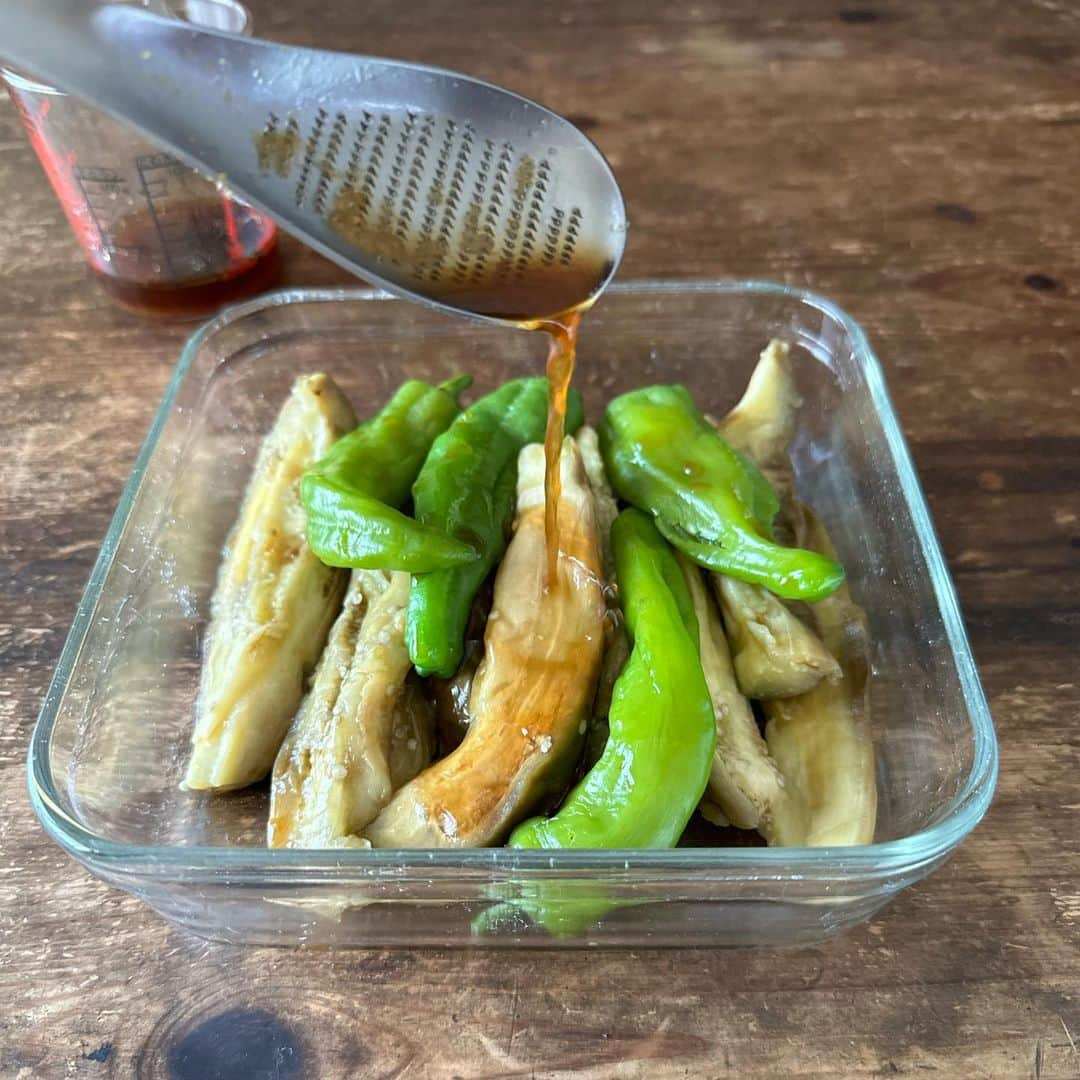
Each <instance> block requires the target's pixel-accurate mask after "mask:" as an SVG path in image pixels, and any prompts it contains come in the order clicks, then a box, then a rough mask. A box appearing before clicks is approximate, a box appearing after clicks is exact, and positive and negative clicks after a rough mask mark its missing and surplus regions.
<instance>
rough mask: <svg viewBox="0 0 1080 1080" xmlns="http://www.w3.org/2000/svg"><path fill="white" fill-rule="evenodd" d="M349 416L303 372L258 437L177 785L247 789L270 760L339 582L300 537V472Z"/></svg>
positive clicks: (335, 393)
mask: <svg viewBox="0 0 1080 1080" xmlns="http://www.w3.org/2000/svg"><path fill="white" fill-rule="evenodd" d="M355 424H356V417H355V415H354V414H353V411H352V408H351V407H350V405H349V403H348V401H347V400H346V399H345V397H344V395H343V394H342V393H341V391H340V390H339V389H338V388H337V386H336V385H335V384H334V382H333V380H332V379H330V378H329V376H326V375H307V376H304V377H302V378H300V379H297V381H296V383H295V384H294V386H293V388H292V391H291V393H290V394H289V397H288V399H287V400H286V402H285V404H284V405H283V406H282V409H281V412H280V414H279V415H278V418H277V420H276V422H275V424H274V426H273V428H272V429H271V431H270V433H269V434H268V435H267V436H266V438H265V439H264V440H263V442H262V446H261V447H260V449H259V454H258V457H257V459H256V462H255V470H254V472H253V474H252V477H251V481H250V482H249V484H248V487H247V491H246V493H245V495H244V500H243V503H242V505H241V508H240V515H239V518H238V519H237V522H236V525H235V526H234V527H233V529H232V532H231V533H230V534H229V538H228V540H227V541H226V544H225V553H224V558H223V561H222V565H221V570H220V572H219V575H218V582H217V587H216V589H215V591H214V595H213V598H212V600H211V605H210V625H209V628H208V631H207V644H206V652H205V663H204V665H203V672H202V683H201V686H200V689H199V698H198V702H197V704H196V722H195V731H194V734H193V737H192V744H193V745H192V754H191V760H190V762H189V764H188V769H187V775H186V777H185V779H184V784H183V786H184V787H187V788H192V789H199V790H213V791H223V790H227V789H230V788H240V787H245V786H246V785H248V784H252V783H255V782H256V781H257V780H261V779H262V778H263V777H264V776H266V774H267V773H268V772H269V771H270V769H271V767H272V766H273V764H274V757H275V756H276V754H277V752H278V749H279V747H280V746H281V742H282V739H283V738H284V737H285V733H286V731H287V730H288V727H289V721H290V720H291V719H292V717H293V715H294V714H295V712H296V709H297V706H298V705H299V704H300V698H301V696H302V695H303V691H304V680H305V679H306V678H307V676H308V674H309V673H310V672H311V670H312V668H313V667H314V666H315V663H316V661H317V660H318V658H319V654H320V652H322V647H323V643H324V642H325V641H326V636H327V634H328V633H329V631H330V626H331V624H332V623H333V621H334V617H335V616H336V615H337V612H338V608H339V607H340V605H341V597H342V594H343V593H344V591H345V587H346V584H347V581H348V575H347V574H346V573H345V572H343V571H341V570H335V569H332V568H330V567H327V566H324V565H323V564H322V563H321V562H320V561H319V559H318V558H317V557H316V555H315V553H314V552H313V551H312V550H311V549H310V547H309V546H308V542H307V536H306V518H305V514H304V508H303V506H302V505H301V502H300V474H301V473H302V472H303V471H304V469H306V468H307V467H308V466H309V465H311V464H313V463H314V462H316V461H318V460H319V459H320V458H321V457H323V456H324V455H325V454H326V452H327V451H328V450H329V449H330V447H331V446H332V445H333V443H334V442H336V441H337V440H338V439H339V438H340V437H341V436H342V435H344V434H345V433H346V432H348V431H349V430H350V429H351V428H352V427H354V426H355Z"/></svg>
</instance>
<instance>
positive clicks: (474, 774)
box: [365, 439, 606, 848]
mask: <svg viewBox="0 0 1080 1080" xmlns="http://www.w3.org/2000/svg"><path fill="white" fill-rule="evenodd" d="M560 475H561V479H562V495H561V498H560V501H559V556H558V562H557V574H556V580H555V581H554V582H549V581H548V580H547V573H548V568H547V550H546V544H545V536H544V505H543V500H544V456H543V448H542V447H541V446H539V445H536V444H533V445H531V446H527V447H526V448H525V449H524V450H523V451H522V453H521V456H520V459H519V463H518V500H517V514H516V519H515V523H514V533H513V537H512V539H511V541H510V545H509V547H508V549H507V552H506V555H505V557H504V559H503V561H502V564H501V565H500V567H499V571H498V574H497V576H496V580H495V594H494V601H493V604H492V610H491V615H490V617H489V618H488V624H487V629H486V632H485V635H484V659H483V661H482V662H481V664H480V668H479V670H478V671H477V674H476V678H475V680H474V683H473V689H472V695H471V698H470V702H469V714H470V723H469V729H468V732H467V733H466V735H465V738H464V740H463V741H462V743H461V745H460V746H459V747H458V748H457V749H456V750H455V751H453V753H451V754H449V755H448V756H447V757H445V758H443V759H442V760H441V761H438V762H437V763H435V764H434V765H432V766H430V767H429V768H427V769H425V770H424V771H423V772H422V773H421V774H420V775H419V776H418V777H416V779H414V780H412V781H411V782H410V783H408V784H406V785H405V786H404V787H403V788H402V789H401V790H400V791H398V792H397V794H395V795H394V797H393V799H391V801H390V804H389V805H388V806H387V807H386V808H385V809H384V810H383V811H382V813H381V814H379V816H378V817H377V818H376V819H375V821H374V822H372V824H371V825H370V826H369V827H368V829H367V831H366V834H365V835H366V836H367V838H368V839H369V840H370V841H371V843H372V845H373V846H375V847H381V848H386V847H401V848H445V847H482V846H486V845H490V844H497V843H500V842H501V841H502V840H503V839H505V837H506V835H507V834H508V833H509V831H510V829H511V828H513V826H514V825H515V824H517V822H518V821H520V820H521V819H522V818H524V817H526V816H528V815H529V814H532V813H535V812H537V811H538V810H540V809H542V808H543V807H544V806H545V805H547V804H549V803H550V802H552V801H553V800H554V799H557V798H558V797H559V796H561V795H562V793H563V792H564V791H565V787H566V784H567V783H568V781H569V779H570V775H571V773H572V770H573V767H574V764H575V762H576V760H577V757H578V755H579V753H580V750H581V745H582V739H583V737H584V734H585V730H586V723H587V719H588V715H589V710H590V708H591V705H592V701H593V695H594V692H595V689H596V681H597V676H598V674H599V671H600V664H601V660H602V657H603V649H604V621H605V617H606V606H605V602H604V573H603V563H602V555H601V545H600V536H599V529H598V526H597V515H596V505H595V500H594V498H593V495H592V491H591V490H590V488H589V485H588V481H587V479H586V476H585V471H584V468H583V465H582V461H581V454H580V452H579V450H578V447H577V444H576V443H575V442H574V440H573V439H567V440H566V441H565V442H564V444H563V452H562V455H561V470H560Z"/></svg>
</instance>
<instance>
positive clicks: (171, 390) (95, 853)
mask: <svg viewBox="0 0 1080 1080" xmlns="http://www.w3.org/2000/svg"><path fill="white" fill-rule="evenodd" d="M606 292H610V293H613V294H638V295H662V294H665V293H685V294H697V295H704V294H716V295H725V294H738V293H746V294H751V295H772V296H778V297H786V298H789V299H791V300H796V301H799V302H800V303H803V304H806V305H808V306H809V307H811V308H815V309H817V310H818V311H819V312H820V313H821V314H823V315H825V316H827V317H829V318H830V319H832V320H834V321H835V322H836V323H838V324H839V325H840V326H841V327H842V328H843V330H844V331H845V333H846V334H847V335H848V337H849V340H850V342H851V347H852V354H853V355H854V356H855V357H856V359H857V361H858V364H859V366H860V368H861V369H862V371H863V373H864V376H865V379H866V383H867V388H868V391H869V393H870V396H871V400H872V401H873V403H874V407H875V409H876V411H877V414H878V417H879V418H880V421H881V425H882V429H883V432H884V435H885V439H886V442H887V445H888V447H889V451H890V453H891V455H892V458H893V460H894V462H895V463H896V468H897V473H898V477H899V481H900V486H901V491H902V493H903V497H904V499H905V501H906V503H907V506H908V508H909V510H910V512H911V515H912V519H913V523H914V526H915V531H916V535H917V537H918V539H919V543H920V545H921V550H922V553H923V557H924V558H925V560H926V563H927V567H928V570H929V573H930V578H931V584H932V586H933V590H934V595H935V598H936V600H937V603H938V606H939V609H940V611H941V615H942V621H943V624H944V628H945V635H946V639H947V641H948V643H949V647H950V651H951V653H952V657H953V661H954V663H955V664H956V668H957V674H958V676H959V680H960V686H961V691H962V694H963V698H964V702H965V705H966V707H967V712H968V719H969V722H970V724H971V731H972V742H973V747H972V761H971V768H970V771H969V772H968V775H967V777H966V778H965V780H964V783H963V785H962V787H961V789H960V791H959V792H958V793H957V795H956V796H955V797H954V799H953V801H952V804H951V806H950V807H949V808H948V809H947V810H946V812H945V813H944V814H943V816H942V817H941V818H940V820H938V821H936V822H935V823H934V824H932V825H930V826H928V827H927V828H925V829H922V830H920V831H919V832H916V833H913V834H912V835H910V836H905V837H901V838H899V839H895V840H887V841H883V842H880V843H874V844H866V845H861V846H857V847H818V848H790V847H789V848H779V847H777V848H761V847H753V848H675V849H672V850H663V851H652V850H641V849H625V850H610V851H592V850H588V851H584V850H583V851H560V852H557V853H552V852H541V851H521V850H517V849H510V848H480V849H442V850H401V849H389V848H388V849H372V850H358V849H348V850H294V849H268V848H256V847H235V848H228V847H208V846H195V845H192V846H179V845H161V844H134V843H127V842H121V841H116V840H110V839H108V838H106V837H103V836H100V835H98V834H96V833H94V832H92V831H90V830H89V829H87V828H86V827H84V826H83V825H82V824H81V823H80V822H79V821H78V820H76V819H75V818H74V817H72V816H71V815H70V814H69V813H68V812H67V811H66V810H65V809H64V807H63V805H62V800H61V798H60V797H59V795H58V793H57V787H56V785H55V783H54V780H53V776H52V770H51V767H50V763H49V742H50V739H51V735H52V730H53V726H54V723H55V721H56V718H57V715H58V711H59V706H60V703H61V701H62V700H63V697H64V694H65V691H66V689H67V686H68V684H69V681H70V678H71V675H72V673H73V671H74V668H75V665H76V662H77V660H78V656H79V653H80V651H81V646H82V642H83V641H84V639H85V637H86V634H87V632H88V630H89V628H90V625H91V623H92V621H93V617H94V610H95V607H96V603H97V599H98V596H99V595H100V592H101V589H102V586H103V584H104V580H105V576H106V573H107V572H108V570H109V568H110V567H111V565H112V561H113V557H114V556H115V554H116V552H117V549H118V545H119V540H120V537H121V535H122V533H123V530H124V526H125V525H126V522H127V519H128V517H129V515H130V513H131V510H132V507H133V504H134V501H135V498H136V496H137V494H138V491H139V488H140V485H141V482H142V479H143V476H144V474H145V472H146V469H147V466H148V464H149V462H150V459H151V456H152V454H153V451H154V449H155V447H156V445H157V442H158V439H159V438H160V436H161V432H162V430H163V428H164V426H165V423H166V421H167V420H168V418H169V417H170V415H171V414H172V409H173V406H174V404H175V401H176V397H177V395H178V393H179V390H180V387H181V385H182V384H183V381H184V377H185V376H186V374H187V372H188V371H189V370H190V368H191V366H192V364H193V362H194V360H195V357H196V356H197V355H198V353H199V350H200V349H201V348H202V346H203V345H204V344H205V343H206V342H207V341H208V340H211V339H212V338H213V337H214V336H215V335H216V334H218V333H220V332H222V331H223V330H225V329H226V328H227V327H228V326H230V325H232V324H234V323H236V322H239V321H240V320H242V319H244V318H247V317H249V316H252V315H256V314H258V313H261V312H264V311H266V310H268V309H272V308H277V307H282V306H287V305H291V304H301V303H303V304H319V303H340V302H342V301H353V302H362V303H363V302H385V301H392V302H394V303H407V301H404V300H401V299H400V298H398V297H395V296H393V295H392V294H390V293H388V292H385V291H382V290H378V289H369V288H355V287H342V288H320V289H304V288H292V289H281V290H278V291H276V292H272V293H267V294H265V295H263V296H260V297H258V298H256V299H254V300H249V301H246V302H244V303H240V304H235V305H233V306H231V307H228V308H226V309H225V310H224V311H222V312H221V313H220V314H219V315H217V316H216V317H215V318H213V319H211V320H210V321H209V322H207V323H205V324H204V325H203V326H202V327H201V328H200V329H198V330H197V331H196V332H195V333H194V334H192V336H191V337H190V338H189V339H188V341H187V343H186V344H185V346H184V349H183V351H182V352H181V355H180V359H179V361H178V363H177V365H176V368H175V370H174V372H173V375H172V377H171V379H170V381H169V383H168V386H167V387H166V389H165V393H164V395H163V397H162V399H161V402H160V404H159V406H158V408H157V411H156V413H155V415H154V418H153V420H152V422H151V425H150V429H149V431H148V433H147V436H146V438H145V440H144V442H143V445H142V447H141V449H140V451H139V454H138V457H137V458H136V461H135V465H134V467H133V468H132V472H131V475H130V477H129V479H128V481H127V484H126V485H125V487H124V489H123V492H122V494H121V496H120V501H119V503H118V505H117V508H116V512H115V514H114V515H113V518H112V521H111V523H110V525H109V529H108V532H107V534H106V536H105V539H104V541H103V543H102V546H101V550H100V552H99V554H98V558H97V560H96V562H95V564H94V568H93V570H92V572H91V574H90V578H89V580H88V582H87V585H86V588H85V590H84V592H83V595H82V598H81V599H80V601H79V605H78V608H77V610H76V614H75V618H74V621H73V622H72V626H71V629H70V631H69V633H68V637H67V640H66V641H65V643H64V647H63V650H62V652H61V655H60V659H59V662H58V664H57V668H56V672H55V674H54V675H53V678H52V680H51V682H50V685H49V688H48V690H47V692H46V695H45V698H44V701H43V703H42V707H41V711H40V713H39V715H38V719H37V722H36V724H35V726H34V731H33V734H32V737H31V741H30V747H29V752H28V755H27V774H28V777H27V778H28V785H29V789H30V799H31V803H32V804H33V807H34V810H35V812H36V813H37V815H38V817H39V819H40V820H41V822H42V824H43V826H44V828H45V831H46V832H47V833H48V834H49V836H51V837H52V838H53V839H54V840H55V841H56V842H57V843H59V844H60V845H61V847H63V848H64V849H65V850H66V851H68V852H69V853H70V854H71V855H73V856H74V857H75V858H77V859H79V860H80V861H82V862H84V863H86V864H87V865H90V866H92V867H94V868H96V869H99V870H101V871H103V872H107V873H109V874H111V875H115V876H129V875H130V876H148V875H151V874H152V875H153V876H155V877H156V878H159V879H160V878H166V879H182V880H185V881H192V880H200V879H209V878H219V877H220V876H221V875H222V874H227V875H228V876H230V877H231V876H237V875H243V876H244V877H248V876H255V877H261V878H271V877H273V878H274V879H275V880H281V877H282V875H287V876H288V877H293V876H296V875H299V874H300V873H301V872H305V871H306V872H307V873H308V875H312V874H315V875H318V877H319V878H320V879H332V880H340V881H343V882H347V881H349V880H355V879H356V878H358V877H369V876H371V875H373V874H375V875H378V874H380V873H386V872H389V871H391V870H393V871H399V872H407V871H414V872H418V873H420V874H424V873H429V872H430V871H432V870H440V871H444V872H445V871H453V870H459V871H463V872H467V871H470V870H471V871H477V870H496V871H499V872H500V873H508V872H513V873H516V872H519V871H544V872H547V873H549V874H550V873H552V872H554V873H558V872H560V871H575V872H590V871H591V872H595V873H602V874H604V873H606V874H611V873H618V874H620V875H621V876H623V877H628V876H632V875H633V873H634V872H636V871H653V872H657V871H668V872H683V873H693V874H695V875H704V876H710V874H709V872H710V871H711V872H712V874H713V875H717V874H719V876H721V877H722V878H725V879H730V878H732V877H739V878H775V879H779V880H791V879H799V880H808V879H810V880H814V879H820V880H826V879H827V880H838V879H866V878H867V877H868V876H873V877H879V878H887V877H893V876H897V875H900V874H906V873H911V872H914V871H916V870H918V869H919V868H920V867H925V866H927V865H930V864H933V863H935V862H937V861H939V860H941V859H943V858H944V857H945V856H946V855H947V854H948V853H949V852H950V851H951V850H952V849H953V848H955V847H956V846H957V845H958V844H959V843H960V841H961V840H963V839H964V837H965V836H967V834H968V833H969V832H971V830H972V829H974V828H975V826H976V825H977V824H978V822H979V821H980V819H981V818H982V817H983V815H984V814H985V812H986V810H987V808H988V806H989V804H990V801H991V798H992V796H993V792H994V787H995V784H996V781H997V772H998V745H997V737H996V734H995V731H994V726H993V721H992V719H991V716H990V711H989V707H988V705H987V702H986V697H985V694H984V692H983V689H982V685H981V683H980V680H979V676H978V672H977V670H976V667H975V662H974V658H973V656H972V653H971V648H970V645H969V643H968V639H967V632H966V630H965V628H964V624H963V620H962V617H961V615H960V609H959V605H958V602H957V598H956V593H955V590H954V588H953V584H952V579H951V577H950V575H949V573H948V569H947V567H946V565H945V560H944V556H943V555H942V552H941V548H940V545H939V543H938V540H937V536H936V534H935V532H934V528H933V524H932V522H931V519H930V512H929V508H928V507H927V504H926V500H925V497H924V495H923V492H922V487H921V485H920V482H919V479H918V476H917V474H916V472H915V467H914V464H913V462H912V459H911V455H910V452H909V450H908V447H907V442H906V440H905V438H904V435H903V433H902V431H901V428H900V424H899V421H898V418H897V415H896V412H895V410H894V408H893V405H892V401H891V399H890V397H889V393H888V390H887V388H886V385H885V378H884V373H883V371H882V368H881V364H880V362H879V361H878V359H877V356H876V355H875V353H874V351H873V349H872V348H871V346H870V343H869V340H868V338H867V336H866V334H865V332H864V331H863V329H862V327H861V326H860V325H859V324H858V323H857V322H856V321H855V320H854V319H853V318H852V317H851V316H850V315H848V314H847V313H846V312H845V311H844V310H843V309H841V308H840V307H838V306H837V305H836V304H834V303H833V302H832V301H830V300H827V299H825V298H824V297H821V296H819V295H817V294H815V293H813V292H811V291H809V290H807V289H802V288H799V287H797V286H790V285H783V284H778V283H773V282H768V281H755V280H728V281H725V280H720V279H704V280H703V279H696V280H694V279H691V280H678V279H672V280H643V281H627V282H616V283H614V284H612V285H610V286H609V287H608V289H607V290H606ZM448 322H452V323H453V324H456V325H461V320H460V319H456V320H449V319H448Z"/></svg>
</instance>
